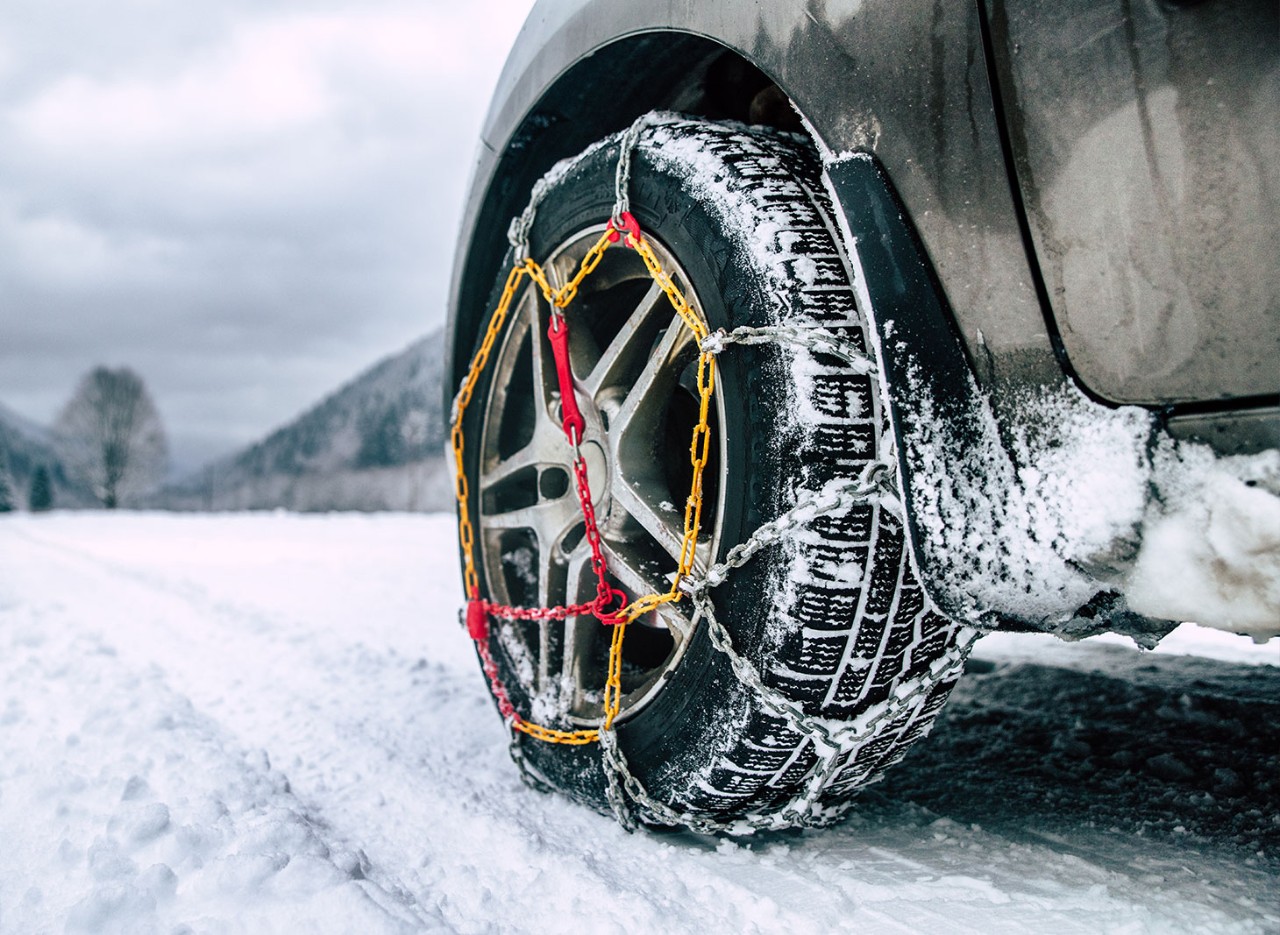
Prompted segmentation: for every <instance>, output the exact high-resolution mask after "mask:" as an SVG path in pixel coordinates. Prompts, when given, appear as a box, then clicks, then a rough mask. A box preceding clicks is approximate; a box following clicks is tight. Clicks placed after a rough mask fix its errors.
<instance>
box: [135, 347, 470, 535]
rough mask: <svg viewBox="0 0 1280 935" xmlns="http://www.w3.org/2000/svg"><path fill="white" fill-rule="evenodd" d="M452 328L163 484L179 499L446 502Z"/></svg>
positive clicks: (436, 505)
mask: <svg viewBox="0 0 1280 935" xmlns="http://www.w3.org/2000/svg"><path fill="white" fill-rule="evenodd" d="M442 346H443V335H442V333H441V332H435V333H433V334H430V335H428V336H426V337H425V338H422V339H421V340H419V341H416V342H415V343H413V344H411V345H410V346H409V347H407V348H405V349H404V350H403V351H401V352H400V353H398V354H395V355H393V356H391V357H388V358H386V359H384V360H382V361H380V362H379V363H377V364H375V365H374V366H373V367H371V368H369V369H368V370H366V371H365V372H364V373H362V374H360V375H359V376H357V377H356V378H355V379H353V380H352V381H351V382H349V383H347V384H346V385H345V386H343V387H341V388H340V389H338V390H337V391H336V392H334V393H333V394H331V395H330V396H328V397H326V398H325V399H324V400H322V401H321V402H319V403H318V404H316V405H315V406H313V407H312V408H311V409H309V410H307V411H306V412H304V413H303V414H302V415H300V416H299V417H298V418H297V419H295V420H294V421H293V422H291V423H289V424H288V425H286V426H284V427H283V428H280V429H277V430H276V431H274V432H272V433H271V434H270V435H268V436H267V437H266V438H265V439H263V440H262V441H260V442H257V443H255V444H253V445H250V446H249V447H248V448H246V449H244V450H243V451H240V452H239V453H237V454H234V455H232V456H230V457H228V458H224V459H222V460H220V461H216V462H214V463H212V464H210V465H209V466H207V467H205V468H203V469H202V470H200V471H197V472H195V473H194V474H191V475H188V476H187V477H186V478H184V479H183V480H181V481H179V482H178V483H176V484H174V485H172V486H171V487H169V488H167V489H166V490H165V491H163V492H162V493H161V494H160V495H159V497H158V498H157V499H156V501H155V505H156V506H162V507H169V508H177V509H197V510H198V509H214V510H243V509H273V508H283V509H289V510H304V511H323V510H428V511H429V510H441V509H447V508H448V507H449V505H450V502H451V499H450V498H451V496H452V495H451V492H450V491H451V487H450V482H449V478H448V472H447V469H446V467H445V461H444V457H443V450H444V448H443V446H444V438H445V424H444V415H443V413H442V411H441V404H440V400H441V398H442V394H443V390H442V387H441V380H442V378H443V370H444V361H443V358H442V355H441V348H442Z"/></svg>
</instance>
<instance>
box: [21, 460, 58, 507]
mask: <svg viewBox="0 0 1280 935" xmlns="http://www.w3.org/2000/svg"><path fill="white" fill-rule="evenodd" d="M27 506H28V507H30V508H31V512H32V513H42V512H44V511H45V510H52V509H53V480H52V479H51V478H50V477H49V469H48V468H47V467H45V466H44V465H43V464H42V465H40V466H39V467H38V468H36V470H35V473H34V474H32V475H31V491H30V493H29V494H28V495H27Z"/></svg>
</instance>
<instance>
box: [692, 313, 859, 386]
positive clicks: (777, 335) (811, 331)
mask: <svg viewBox="0 0 1280 935" xmlns="http://www.w3.org/2000/svg"><path fill="white" fill-rule="evenodd" d="M729 344H794V345H796V346H798V347H803V348H807V349H808V350H810V351H814V352H815V353H819V354H830V355H831V356H832V357H837V358H839V359H840V360H842V361H844V362H845V363H846V364H848V365H849V367H850V368H851V369H852V370H853V372H854V373H857V374H859V375H864V374H874V373H876V365H875V362H874V361H872V359H871V358H870V357H868V356H867V355H866V354H865V353H863V352H862V351H859V350H858V349H857V348H855V347H854V346H853V345H852V344H850V343H849V342H848V341H845V340H844V339H843V338H841V337H840V336H839V335H836V334H832V333H831V332H830V331H827V330H826V329H825V328H820V327H818V326H816V325H773V326H771V327H766V328H748V327H742V328H734V329H733V330H732V331H725V330H724V329H723V328H721V329H720V330H718V331H715V332H713V333H711V334H709V335H707V337H706V338H704V339H703V340H702V343H701V344H699V345H698V347H699V348H700V349H701V350H702V351H703V352H704V353H708V354H719V353H720V352H721V351H723V350H724V348H725V346H726V345H729Z"/></svg>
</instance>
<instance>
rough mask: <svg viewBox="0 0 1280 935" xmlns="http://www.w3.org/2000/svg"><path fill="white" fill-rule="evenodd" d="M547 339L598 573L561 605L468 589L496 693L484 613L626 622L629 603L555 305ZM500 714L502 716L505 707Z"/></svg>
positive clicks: (474, 628) (471, 627)
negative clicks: (612, 579) (604, 523)
mask: <svg viewBox="0 0 1280 935" xmlns="http://www.w3.org/2000/svg"><path fill="white" fill-rule="evenodd" d="M547 338H548V339H549V340H550V341H551V353H552V355H553V356H554V357H555V362H556V377H557V379H558V382H559V383H560V411H561V413H562V418H561V425H562V427H563V428H564V434H565V437H566V438H568V439H569V444H571V445H572V446H573V452H574V456H573V476H574V479H575V481H576V487H577V493H578V503H579V504H580V505H581V507H582V520H583V526H584V528H585V530H586V532H585V535H586V539H587V544H588V545H590V546H591V568H592V570H593V571H594V572H595V573H596V598H595V600H593V601H590V602H588V603H584V604H569V605H566V606H560V607H512V606H509V605H507V604H495V603H493V602H492V601H487V600H484V599H483V598H481V597H480V595H479V593H473V594H471V600H469V601H468V602H467V629H468V631H469V632H470V634H471V638H472V639H473V640H476V641H477V642H478V643H479V642H481V641H483V642H484V644H485V652H484V653H482V654H481V660H482V661H485V660H487V662H485V672H486V674H489V679H490V681H491V682H493V683H494V689H495V694H496V693H497V692H498V691H499V690H500V689H501V683H500V682H497V681H495V675H496V671H497V670H496V669H495V670H494V673H489V665H491V664H492V657H489V656H488V645H487V642H488V636H489V625H488V621H487V620H486V619H485V617H486V615H492V616H494V617H502V618H504V619H506V620H564V619H565V618H567V617H582V616H586V615H587V614H591V615H592V616H594V617H595V618H596V619H598V620H599V621H600V622H601V623H603V624H605V625H606V626H613V625H616V624H619V623H624V622H625V619H624V618H622V617H620V616H619V615H618V611H620V610H622V608H624V607H626V606H627V595H626V594H625V593H623V592H622V591H620V590H618V589H617V588H615V587H613V586H612V585H610V584H609V566H608V564H607V563H606V562H605V557H604V549H603V546H602V545H601V541H600V528H599V526H598V525H597V523H596V510H595V506H594V505H593V504H592V502H591V483H590V481H589V479H588V477H587V462H586V459H585V458H583V457H582V450H581V448H580V447H579V446H580V445H581V442H582V433H583V430H584V429H585V428H586V419H584V418H583V417H582V412H581V410H580V409H579V408H578V398H577V395H576V394H575V393H574V389H573V370H572V368H571V367H570V365H569V323H568V322H567V321H565V318H564V316H563V315H561V314H560V313H559V311H558V310H557V309H552V312H551V324H550V326H549V327H548V328H547ZM477 634H479V635H477ZM505 697H506V692H505V690H503V691H502V694H501V696H500V697H499V699H498V706H499V707H502V702H503V699H504V698H505ZM508 704H510V702H508ZM503 714H504V716H506V712H504V713H503Z"/></svg>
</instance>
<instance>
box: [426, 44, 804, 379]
mask: <svg viewBox="0 0 1280 935" xmlns="http://www.w3.org/2000/svg"><path fill="white" fill-rule="evenodd" d="M638 74H643V79H642V80H637V75H638ZM770 86H776V85H775V82H774V79H773V78H771V77H770V76H769V75H767V74H766V73H765V72H764V71H763V70H762V69H761V68H760V67H759V66H758V65H757V64H756V63H755V62H753V61H751V60H750V59H749V58H748V57H747V56H745V55H743V54H742V53H741V52H739V51H737V50H734V49H732V48H730V47H729V46H727V45H725V44H723V43H721V42H718V41H716V40H714V39H710V38H707V37H705V36H701V35H698V34H695V33H691V32H684V31H679V30H653V31H646V32H641V33H634V34H630V35H626V36H622V37H620V38H617V39H615V40H613V41H611V42H609V43H608V44H606V45H605V46H603V47H600V48H598V49H596V50H594V51H592V52H591V53H590V54H588V55H585V56H583V57H580V58H578V59H577V60H576V61H574V62H573V63H571V64H570V65H569V66H568V67H567V68H565V69H564V71H563V72H562V73H561V74H560V75H559V76H558V77H557V78H556V79H555V80H554V81H553V82H552V83H551V84H550V85H548V86H547V87H546V88H545V90H544V91H543V92H542V93H541V95H539V96H538V98H537V100H536V102H535V103H534V104H533V106H532V107H531V108H530V109H528V111H527V112H526V113H525V114H524V115H523V116H522V117H521V118H520V120H519V122H518V123H517V124H516V126H515V129H514V131H513V132H512V133H511V134H510V136H509V138H508V139H507V140H506V141H505V143H503V144H502V146H501V149H500V150H494V149H492V148H490V147H489V145H488V143H487V142H485V141H483V140H482V142H481V147H482V153H481V164H480V166H478V167H477V168H478V170H479V171H478V172H477V178H475V179H473V191H472V193H471V195H472V197H473V198H475V199H476V204H475V207H474V208H473V209H472V210H471V211H470V212H469V213H470V217H469V218H468V220H467V222H466V223H464V229H463V231H462V238H463V240H462V242H460V244H459V251H458V257H457V259H456V262H455V269H454V283H453V290H452V296H451V298H452V307H451V309H450V316H449V317H450V323H449V329H448V336H447V340H448V352H449V361H450V368H449V373H450V375H451V378H452V379H451V380H450V386H447V387H446V392H448V393H452V387H453V385H456V382H457V380H458V379H460V378H461V376H462V369H463V368H464V367H465V365H466V357H467V355H468V353H469V352H470V350H471V347H470V341H471V336H472V335H473V334H474V333H475V329H476V327H478V320H479V317H480V316H481V315H483V313H484V311H485V310H484V308H483V301H484V297H485V295H486V294H487V292H488V289H489V286H490V283H491V281H492V278H493V276H494V275H495V274H496V271H497V270H498V268H499V266H500V264H501V262H502V257H503V256H504V254H505V253H506V251H507V247H508V244H507V239H506V234H507V227H508V224H509V223H510V220H511V219H512V218H513V217H515V216H516V215H517V214H519V213H520V211H522V210H523V209H524V207H525V205H526V204H527V202H528V199H529V192H530V190H531V189H532V187H533V184H534V182H536V181H537V180H538V179H539V178H541V177H542V176H543V175H544V174H545V173H546V172H547V171H548V170H549V169H550V168H551V167H552V166H553V165H555V163H556V162H558V161H559V160H561V159H565V158H568V157H571V156H573V155H576V154H577V153H579V152H581V151H582V150H584V149H585V148H586V147H587V146H588V145H590V144H591V143H593V142H595V141H596V140H599V139H601V138H602V137H605V136H608V135H609V134H611V133H615V132H618V131H620V130H622V129H624V128H626V127H627V126H628V125H629V124H630V123H631V122H632V121H634V120H635V119H636V118H637V117H639V116H640V115H641V114H645V113H648V112H649V111H653V110H679V111H680V112H682V113H687V114H690V115H692V116H698V117H704V118H707V119H712V120H717V119H718V120H726V119H727V120H739V121H742V122H747V121H748V119H749V117H750V116H751V102H752V100H753V99H754V98H755V97H756V96H757V95H758V94H759V93H760V92H761V91H762V90H763V89H765V88H767V87H770ZM788 114H789V116H790V117H791V121H790V122H786V121H785V120H783V121H779V120H774V121H770V122H772V123H774V125H779V126H784V128H786V129H796V130H799V129H801V126H800V122H799V119H798V118H796V117H795V115H794V112H790V111H788ZM486 169H487V176H488V178H487V180H486V179H481V178H479V175H481V174H482V173H485V171H486ZM477 196H478V197H477Z"/></svg>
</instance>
